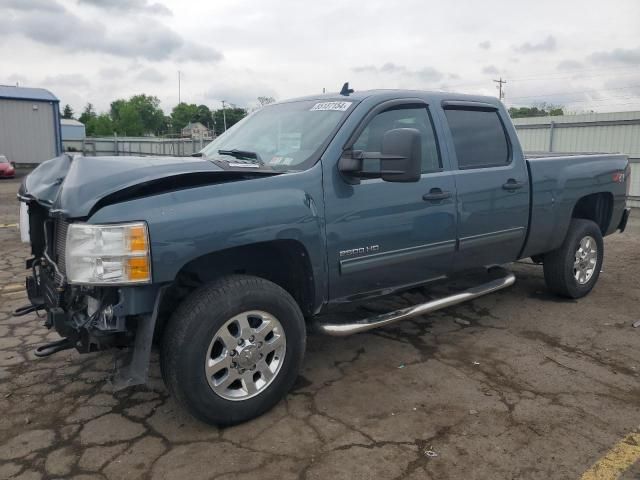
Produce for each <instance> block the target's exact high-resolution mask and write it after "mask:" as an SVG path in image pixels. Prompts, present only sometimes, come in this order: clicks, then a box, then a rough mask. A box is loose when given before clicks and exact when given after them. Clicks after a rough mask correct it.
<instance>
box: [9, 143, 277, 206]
mask: <svg viewBox="0 0 640 480" xmlns="http://www.w3.org/2000/svg"><path fill="white" fill-rule="evenodd" d="M244 170H245V171H236V170H227V169H225V168H222V167H221V166H219V165H217V164H215V163H213V162H212V161H210V160H207V159H204V158H201V157H83V156H73V157H72V156H71V155H68V154H63V155H61V156H59V157H56V158H53V159H51V160H47V161H46V162H43V163H42V164H40V165H39V166H38V167H37V168H36V169H34V170H33V171H32V172H31V173H30V174H29V175H28V176H27V177H26V178H25V179H24V180H23V182H22V185H21V187H20V191H19V193H18V196H19V197H20V198H21V199H22V200H25V201H36V202H38V203H39V204H41V205H43V206H45V207H46V208H48V209H50V211H51V214H52V215H61V216H64V217H69V218H83V217H85V218H86V217H89V216H90V215H91V214H93V212H95V211H96V210H97V209H99V208H100V207H102V206H105V205H109V204H112V203H118V202H122V201H126V200H128V199H131V198H138V197H141V196H147V195H153V194H157V193H162V192H166V191H171V190H178V189H181V188H190V187H196V186H199V185H210V184H214V183H221V182H228V181H238V180H246V179H250V178H258V177H264V176H265V175H273V174H275V173H276V172H272V171H264V170H261V169H252V170H253V171H246V170H247V169H246V168H245V169H244Z"/></svg>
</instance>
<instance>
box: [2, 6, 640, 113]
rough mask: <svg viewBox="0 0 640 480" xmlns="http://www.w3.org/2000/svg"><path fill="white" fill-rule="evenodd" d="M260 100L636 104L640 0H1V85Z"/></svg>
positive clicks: (82, 100)
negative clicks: (437, 93)
mask: <svg viewBox="0 0 640 480" xmlns="http://www.w3.org/2000/svg"><path fill="white" fill-rule="evenodd" d="M179 70H180V71H181V72H182V100H183V101H186V102H189V103H198V104H200V103H204V104H206V105H209V106H210V107H213V108H219V106H220V103H219V101H220V100H227V101H228V102H231V103H234V104H237V105H238V106H251V105H252V104H253V103H254V102H255V99H256V97H257V96H259V95H267V96H274V97H276V98H277V99H285V98H289V97H294V96H300V95H307V94H313V93H316V92H321V91H322V89H323V88H326V89H327V91H336V90H338V89H339V88H340V86H341V85H342V83H343V82H345V81H347V80H349V81H350V82H351V86H352V88H354V89H356V90H364V89H371V88H417V89H434V90H451V91H461V92H468V93H481V94H488V95H497V90H496V88H495V86H496V84H494V83H493V82H492V80H493V79H497V78H499V77H500V76H502V77H503V78H504V79H506V80H507V82H508V83H507V84H506V85H505V91H506V102H507V104H508V105H528V104H531V103H533V102H541V101H546V102H549V103H555V104H562V105H565V106H567V107H568V109H569V110H574V111H583V110H591V109H593V110H596V111H619V110H640V2H639V1H637V0H626V1H625V0H616V1H611V0H609V1H604V0H602V1H585V0H580V1H566V0H554V1H546V0H535V1H523V0H517V1H516V0H511V1H488V0H485V1H481V2H480V1H454V0H452V1H449V2H443V1H441V0H439V1H425V0H407V1H398V0H396V1H391V0H367V1H365V0H351V1H348V0H323V1H313V2H310V1H304V0H297V1H296V0H281V1H275V0H233V1H231V0H227V1H220V0H207V1H204V0H202V1H200V0H190V1H185V0H182V1H178V0H0V83H2V84H13V85H15V84H16V83H19V84H20V85H22V86H31V87H44V88H47V89H49V90H51V91H52V92H53V93H54V94H55V95H56V96H58V97H59V98H60V100H61V103H62V104H65V103H69V104H71V105H72V107H73V108H74V109H75V110H76V111H77V112H79V111H80V110H81V109H82V107H83V106H84V105H85V104H86V103H87V102H92V103H93V104H94V105H95V106H96V107H97V108H98V110H105V109H107V108H108V106H109V103H110V102H111V101H112V100H113V99H115V98H121V97H128V96H130V95H133V94H136V93H146V94H150V95H156V96H158V97H159V98H160V99H161V101H162V108H163V109H164V110H165V111H166V112H170V111H171V108H172V107H173V106H174V105H175V104H176V103H177V101H178V71H179Z"/></svg>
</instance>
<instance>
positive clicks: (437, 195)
mask: <svg viewBox="0 0 640 480" xmlns="http://www.w3.org/2000/svg"><path fill="white" fill-rule="evenodd" d="M450 196H451V192H447V191H446V190H442V189H440V188H432V189H431V190H429V193H425V194H424V195H423V196H422V199H423V200H424V201H425V202H437V201H438V200H444V199H445V198H449V197H450Z"/></svg>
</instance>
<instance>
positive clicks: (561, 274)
mask: <svg viewBox="0 0 640 480" xmlns="http://www.w3.org/2000/svg"><path fill="white" fill-rule="evenodd" d="M603 259H604V242H603V240H602V233H601V232H600V228H599V227H598V225H597V224H596V223H595V222H592V221H591V220H584V219H580V218H574V219H573V220H571V224H570V225H569V231H568V232H567V236H566V238H565V239H564V242H563V243H562V245H561V246H560V247H559V248H558V249H556V250H554V251H552V252H549V253H547V254H545V255H544V280H545V283H546V284H547V287H548V288H549V289H550V290H551V291H553V292H554V293H557V294H558V295H561V296H563V297H569V298H580V297H584V296H585V295H586V294H588V293H589V292H590V291H591V290H592V289H593V287H594V286H595V284H596V282H597V281H598V277H599V275H600V270H601V268H602V261H603Z"/></svg>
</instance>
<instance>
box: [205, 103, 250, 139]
mask: <svg viewBox="0 0 640 480" xmlns="http://www.w3.org/2000/svg"><path fill="white" fill-rule="evenodd" d="M246 116H247V111H246V110H245V109H244V108H239V107H233V108H225V109H224V112H223V110H222V109H219V110H216V111H215V112H214V113H213V119H214V125H215V127H214V128H215V131H216V134H218V135H220V134H221V133H223V132H224V123H225V122H224V120H225V118H226V123H227V128H231V127H232V126H233V125H235V124H236V123H238V122H239V121H240V120H242V119H243V118H244V117H246Z"/></svg>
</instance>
